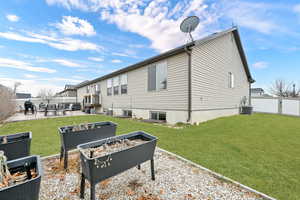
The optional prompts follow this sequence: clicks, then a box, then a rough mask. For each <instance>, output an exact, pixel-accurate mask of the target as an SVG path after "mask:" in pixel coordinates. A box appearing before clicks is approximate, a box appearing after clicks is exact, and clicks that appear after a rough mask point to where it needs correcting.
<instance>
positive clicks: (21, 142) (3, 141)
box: [0, 132, 32, 160]
mask: <svg viewBox="0 0 300 200" xmlns="http://www.w3.org/2000/svg"><path fill="white" fill-rule="evenodd" d="M31 137H32V136H31V132H24V133H16V134H11V135H3V136H0V150H1V151H4V152H5V156H6V157H7V159H8V160H14V159H17V158H22V157H25V156H29V154H30V143H31Z"/></svg>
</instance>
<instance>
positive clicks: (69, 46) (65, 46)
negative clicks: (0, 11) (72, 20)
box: [0, 32, 103, 51]
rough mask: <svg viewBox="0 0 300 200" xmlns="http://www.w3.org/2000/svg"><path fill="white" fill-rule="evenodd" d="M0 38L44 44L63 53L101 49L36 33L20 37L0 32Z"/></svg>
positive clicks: (76, 40) (75, 40)
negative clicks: (63, 51)
mask: <svg viewBox="0 0 300 200" xmlns="http://www.w3.org/2000/svg"><path fill="white" fill-rule="evenodd" d="M0 37H2V38H6V39H9V40H16V41H22V42H31V43H40V44H46V45H48V46H51V47H53V48H56V49H60V50H65V51H78V50H93V51H101V50H102V49H103V47H102V46H99V45H97V44H94V43H91V42H87V41H83V40H78V39H73V38H58V37H53V36H48V35H42V34H37V33H27V35H21V34H20V33H14V32H0Z"/></svg>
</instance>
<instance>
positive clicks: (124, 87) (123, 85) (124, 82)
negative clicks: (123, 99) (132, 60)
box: [120, 74, 127, 94]
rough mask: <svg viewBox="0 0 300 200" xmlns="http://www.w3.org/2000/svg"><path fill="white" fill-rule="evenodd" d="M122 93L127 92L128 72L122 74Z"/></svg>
mask: <svg viewBox="0 0 300 200" xmlns="http://www.w3.org/2000/svg"><path fill="white" fill-rule="evenodd" d="M120 79H121V94H127V74H122V75H121V78H120Z"/></svg>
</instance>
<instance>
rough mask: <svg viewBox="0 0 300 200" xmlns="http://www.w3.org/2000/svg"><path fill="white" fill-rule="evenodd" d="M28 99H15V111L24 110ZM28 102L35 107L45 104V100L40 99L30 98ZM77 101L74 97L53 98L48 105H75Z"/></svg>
mask: <svg viewBox="0 0 300 200" xmlns="http://www.w3.org/2000/svg"><path fill="white" fill-rule="evenodd" d="M26 100H28V99H15V101H16V107H17V111H18V110H20V108H21V107H22V108H24V102H25V101H26ZM30 101H31V102H32V103H33V104H34V105H35V106H37V107H38V106H39V104H40V103H41V102H43V103H45V104H47V101H46V100H43V99H42V98H30ZM76 102H77V99H76V97H55V98H53V99H51V100H50V104H58V103H76Z"/></svg>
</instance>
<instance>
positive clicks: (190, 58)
mask: <svg viewBox="0 0 300 200" xmlns="http://www.w3.org/2000/svg"><path fill="white" fill-rule="evenodd" d="M184 50H185V52H186V53H187V55H188V118H187V122H188V123H189V122H191V115H192V50H191V49H189V48H188V47H187V46H185V48H184Z"/></svg>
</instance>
